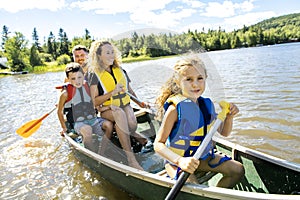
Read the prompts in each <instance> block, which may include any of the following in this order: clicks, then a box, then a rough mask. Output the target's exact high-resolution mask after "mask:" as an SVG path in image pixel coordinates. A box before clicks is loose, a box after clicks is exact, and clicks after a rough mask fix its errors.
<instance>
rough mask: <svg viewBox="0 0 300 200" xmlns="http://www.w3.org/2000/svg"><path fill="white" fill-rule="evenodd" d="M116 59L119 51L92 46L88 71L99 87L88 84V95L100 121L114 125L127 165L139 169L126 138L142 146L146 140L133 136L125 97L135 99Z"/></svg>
mask: <svg viewBox="0 0 300 200" xmlns="http://www.w3.org/2000/svg"><path fill="white" fill-rule="evenodd" d="M120 58H121V57H119V51H118V50H117V49H116V48H115V47H114V46H113V45H112V44H111V43H110V42H108V41H95V42H93V43H92V45H91V48H90V53H89V62H90V63H89V66H90V71H91V73H95V74H96V75H97V76H98V80H99V81H98V82H99V83H100V86H101V87H99V85H98V88H97V84H98V82H97V81H94V82H92V83H91V95H92V98H93V101H94V104H95V106H96V107H97V106H100V107H101V109H100V110H101V117H103V118H105V119H108V120H110V121H112V122H115V123H116V132H117V134H118V137H119V140H120V143H121V145H122V148H123V149H124V150H125V152H126V155H127V159H128V164H129V165H130V166H132V167H135V168H138V169H142V167H141V166H140V165H139V163H138V162H137V160H136V158H135V156H134V154H133V152H132V150H131V142H130V135H131V134H132V135H134V136H135V137H136V138H137V139H138V140H139V141H140V142H141V143H142V144H146V143H147V139H145V138H141V136H137V135H136V134H137V133H136V132H135V131H136V129H137V121H136V117H135V115H134V112H133V108H132V107H131V105H130V97H129V96H128V95H127V94H126V93H127V92H129V93H131V94H133V95H134V96H136V95H135V93H134V92H133V90H132V89H131V87H130V86H129V83H128V80H129V79H128V77H127V75H126V73H125V71H124V70H123V69H122V68H121V67H120V60H121V59H120ZM140 106H141V107H143V106H144V105H140Z"/></svg>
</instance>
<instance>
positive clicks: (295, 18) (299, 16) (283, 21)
mask: <svg viewBox="0 0 300 200" xmlns="http://www.w3.org/2000/svg"><path fill="white" fill-rule="evenodd" d="M253 26H254V27H255V26H259V27H260V28H262V29H263V30H268V29H272V28H275V29H276V28H283V27H285V26H289V27H290V26H295V27H298V28H299V27H300V13H294V14H288V15H283V16H279V17H272V18H270V19H266V20H263V21H261V22H259V23H257V24H255V25H253ZM250 27H251V26H250Z"/></svg>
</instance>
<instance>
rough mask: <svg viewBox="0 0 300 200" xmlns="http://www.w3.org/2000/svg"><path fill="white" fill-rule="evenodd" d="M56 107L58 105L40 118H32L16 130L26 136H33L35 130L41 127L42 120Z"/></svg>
mask: <svg viewBox="0 0 300 200" xmlns="http://www.w3.org/2000/svg"><path fill="white" fill-rule="evenodd" d="M55 109H56V107H55V108H53V109H52V110H51V111H50V112H48V113H46V114H45V115H43V116H42V117H41V118H39V119H35V120H31V121H29V122H27V123H26V124H24V125H23V126H21V127H20V128H18V130H16V132H17V133H18V134H19V135H20V136H22V137H24V138H27V137H29V136H31V135H32V134H33V133H34V132H35V131H37V130H38V129H39V128H40V126H41V124H42V121H43V120H44V119H45V118H46V117H48V115H50V114H51V113H52V112H53V111H54V110H55Z"/></svg>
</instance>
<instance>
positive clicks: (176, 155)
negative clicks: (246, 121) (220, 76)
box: [154, 54, 244, 188]
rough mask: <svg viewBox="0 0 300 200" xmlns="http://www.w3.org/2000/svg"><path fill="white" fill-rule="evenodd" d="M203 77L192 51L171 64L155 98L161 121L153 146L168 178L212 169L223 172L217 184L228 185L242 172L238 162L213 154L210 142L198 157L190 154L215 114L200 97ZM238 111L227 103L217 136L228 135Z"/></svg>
mask: <svg viewBox="0 0 300 200" xmlns="http://www.w3.org/2000/svg"><path fill="white" fill-rule="evenodd" d="M206 78H207V72H206V69H205V66H204V63H203V62H202V61H201V60H200V59H199V57H198V56H197V55H196V54H195V55H190V56H188V57H186V58H183V59H182V60H179V61H178V62H177V63H176V64H175V66H174V73H173V76H172V77H171V78H170V79H169V80H168V81H167V82H166V84H165V86H164V87H163V88H162V91H161V94H160V96H159V97H158V98H157V100H156V103H157V104H158V106H159V107H158V115H157V117H158V118H159V119H161V120H162V124H161V127H160V129H159V131H158V133H157V136H156V139H155V142H154V149H155V151H156V152H157V153H158V154H160V155H161V156H162V157H164V158H165V159H166V163H165V169H166V171H167V173H168V175H169V176H170V177H171V178H174V179H176V178H177V176H178V174H180V172H181V171H182V170H183V171H186V172H188V173H190V174H192V175H191V176H190V179H189V181H190V182H197V180H196V178H195V176H194V175H193V173H194V172H195V171H198V170H199V171H205V172H207V171H214V172H220V173H222V174H223V177H222V178H221V180H220V181H219V182H218V184H217V186H219V187H226V188H231V187H233V186H234V185H235V184H236V183H237V182H239V180H240V179H241V177H243V175H244V168H243V165H242V164H241V163H239V162H237V161H234V160H232V159H231V158H228V157H227V156H225V157H224V156H221V155H219V154H216V153H213V143H212V141H211V142H210V144H209V145H208V146H207V148H206V150H205V153H204V154H203V156H202V157H201V158H200V160H197V159H195V158H193V157H192V156H193V154H194V153H195V151H196V150H197V148H198V147H199V146H200V144H201V141H203V139H204V137H205V135H206V133H207V132H208V131H209V129H210V127H211V125H212V124H213V122H214V120H215V119H216V115H217V114H216V113H215V108H214V105H213V103H212V101H211V100H210V99H209V98H203V97H202V96H201V95H202V94H203V92H204V90H205V82H206ZM238 112H239V110H238V108H237V106H236V105H234V104H232V103H231V104H230V113H229V114H228V115H227V117H226V119H225V121H224V123H223V124H222V125H221V127H220V128H219V130H218V131H219V132H220V134H221V135H223V136H228V135H229V134H230V132H231V130H232V123H233V117H234V116H235V115H236V114H237V113H238Z"/></svg>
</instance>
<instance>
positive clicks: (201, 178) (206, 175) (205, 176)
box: [156, 169, 218, 184]
mask: <svg viewBox="0 0 300 200" xmlns="http://www.w3.org/2000/svg"><path fill="white" fill-rule="evenodd" d="M156 174H157V175H159V176H162V177H166V178H169V176H168V174H167V171H166V170H165V169H164V170H161V171H159V172H157V173H156ZM217 174H218V173H217V172H197V174H196V177H197V180H198V182H199V184H203V183H205V182H207V181H209V180H210V179H211V178H212V177H214V176H215V175H217Z"/></svg>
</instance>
